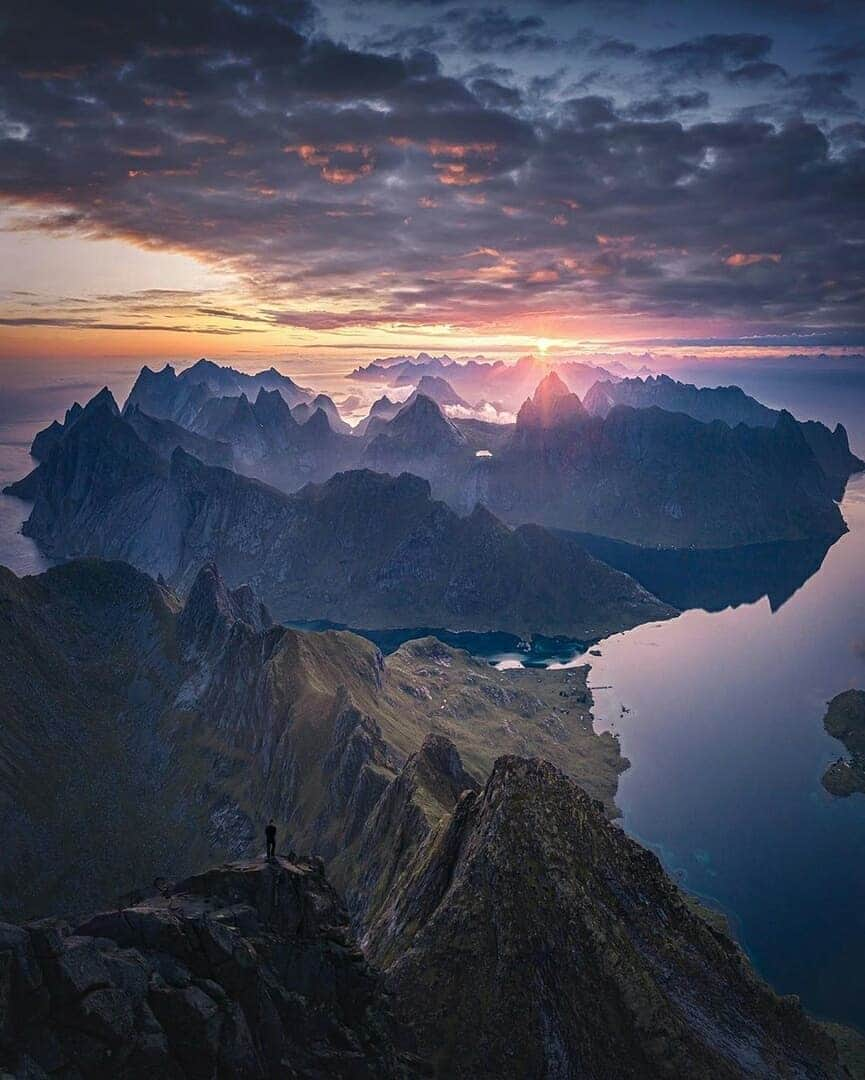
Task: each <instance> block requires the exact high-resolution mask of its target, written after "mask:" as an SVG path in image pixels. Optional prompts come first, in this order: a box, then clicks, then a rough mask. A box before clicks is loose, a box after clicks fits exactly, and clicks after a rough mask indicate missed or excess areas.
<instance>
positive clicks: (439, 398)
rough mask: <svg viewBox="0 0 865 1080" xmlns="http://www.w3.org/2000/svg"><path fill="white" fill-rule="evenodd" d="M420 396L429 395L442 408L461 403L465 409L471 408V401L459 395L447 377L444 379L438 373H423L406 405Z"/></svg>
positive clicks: (412, 402)
mask: <svg viewBox="0 0 865 1080" xmlns="http://www.w3.org/2000/svg"><path fill="white" fill-rule="evenodd" d="M418 397H428V398H430V400H431V401H434V402H435V403H436V405H438V406H439V407H440V408H445V407H446V406H453V405H459V406H461V407H462V408H464V409H467V408H470V405H469V403H468V402H467V401H465V400H464V399H463V398H461V397H460V396H459V394H458V393H457V392H456V390H454V388H453V387H452V386H451V384H450V383H449V382H448V381H447V379H442V378H441V377H440V376H438V375H422V376H421V377H420V379H419V380H418V383H417V386H415V388H414V390H413V391H412V393H411V395H410V396H409V398H408V399H407V401H406V405H409V404H414V402H415V401H416V400H417V398H418Z"/></svg>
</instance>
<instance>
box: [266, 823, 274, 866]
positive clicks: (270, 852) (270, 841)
mask: <svg viewBox="0 0 865 1080" xmlns="http://www.w3.org/2000/svg"><path fill="white" fill-rule="evenodd" d="M264 835H265V836H266V837H267V857H268V859H273V858H275V857H276V825H275V824H274V821H273V818H271V819H270V821H269V822H268V823H267V828H266V829H265V830H264Z"/></svg>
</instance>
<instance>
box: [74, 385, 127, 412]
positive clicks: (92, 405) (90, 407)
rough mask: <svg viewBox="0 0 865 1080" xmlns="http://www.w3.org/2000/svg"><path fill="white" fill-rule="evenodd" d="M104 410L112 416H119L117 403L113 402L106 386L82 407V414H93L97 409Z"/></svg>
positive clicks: (112, 397)
mask: <svg viewBox="0 0 865 1080" xmlns="http://www.w3.org/2000/svg"><path fill="white" fill-rule="evenodd" d="M101 408H106V409H108V411H109V412H110V413H111V415H112V416H119V415H120V409H119V408H118V407H117V402H116V401H115V400H114V395H113V394H112V393H111V391H110V390H109V389H108V387H107V386H103V387H102V389H101V390H100V391H99V392H98V393H96V394H94V395H93V397H92V398H91V399H90V400H89V401H88V402H87V404H86V405H85V406H84V409H83V413H84V414H87V413H93V412H95V411H96V410H97V409H101Z"/></svg>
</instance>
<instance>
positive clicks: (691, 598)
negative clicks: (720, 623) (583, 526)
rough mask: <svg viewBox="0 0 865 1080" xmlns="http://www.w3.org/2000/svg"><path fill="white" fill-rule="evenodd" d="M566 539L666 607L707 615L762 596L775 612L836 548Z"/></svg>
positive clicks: (807, 543) (803, 543) (584, 536)
mask: <svg viewBox="0 0 865 1080" xmlns="http://www.w3.org/2000/svg"><path fill="white" fill-rule="evenodd" d="M567 535H569V536H572V537H574V538H575V539H576V540H577V541H578V542H579V543H580V544H581V545H582V546H583V547H584V548H585V549H586V551H588V552H589V553H590V554H592V555H594V556H596V558H598V559H602V560H603V561H604V562H606V563H608V564H609V565H610V566H614V567H616V568H617V569H618V570H624V571H625V572H626V573H628V574H630V575H631V576H632V577H634V578H636V579H637V581H639V582H640V584H641V585H643V586H645V588H647V589H649V591H650V592H653V593H654V594H655V596H657V597H658V598H659V599H661V600H664V601H665V602H666V603H668V604H673V605H674V606H675V607H678V608H681V609H683V610H684V609H687V608H703V609H704V610H706V611H720V610H722V609H723V608H727V607H736V606H738V605H739V604H751V603H754V601H756V600H759V599H760V598H761V597H763V596H766V597H768V600H769V604H770V607H771V609H772V611H777V610H778V609H779V608H780V607H781V606H782V605H783V604H785V603H786V602H787V600H789V599H790V597H791V596H792V595H793V593H794V592H796V590H797V589H799V588H801V586H802V585H804V584H805V582H806V581H807V580H808V579H809V578H810V577H812V576H813V575H814V574H816V573H817V571H818V570H819V569H820V567H821V566H822V564H823V560H824V558H825V557H826V552H827V551H828V550H829V548H830V547H831V546H832V545H833V544H834V543H835V541H834V540H831V539H813V540H796V541H783V542H778V543H771V544H748V545H746V546H744V547H735V548H719V549H717V550H706V549H700V550H695V549H692V548H649V547H637V546H636V545H634V544H626V543H624V542H623V541H621V540H611V539H609V538H607V537H604V536H593V535H592V534H590V533H568V534H567Z"/></svg>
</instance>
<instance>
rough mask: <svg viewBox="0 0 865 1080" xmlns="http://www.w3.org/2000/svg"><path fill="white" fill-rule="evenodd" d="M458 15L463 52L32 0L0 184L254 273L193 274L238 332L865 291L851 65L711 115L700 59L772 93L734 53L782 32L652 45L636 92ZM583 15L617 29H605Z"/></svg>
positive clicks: (822, 316) (283, 19) (849, 305)
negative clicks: (767, 112) (571, 68)
mask: <svg viewBox="0 0 865 1080" xmlns="http://www.w3.org/2000/svg"><path fill="white" fill-rule="evenodd" d="M73 8H74V10H73ZM454 12H456V14H453V13H454ZM449 19H450V20H452V24H451V25H453V26H458V27H459V33H460V34H461V35H463V37H464V38H465V40H470V37H469V35H470V34H472V33H476V34H478V35H480V36H479V37H478V38H477V39H476V40H475V41H474V45H473V48H475V49H476V51H483V49H484V48H485V47H486V45H485V43H491V42H493V41H495V42H496V45H495V48H494V49H493V50H492V51H493V52H494V54H495V55H493V56H491V57H490V58H489V59H487V58H484V65H483V66H476V67H474V68H473V69H472V70H471V73H470V74H468V75H466V76H463V77H456V76H455V75H454V74H452V73H451V72H450V70H449V69H448V68H446V67H444V66H443V65H442V64H441V63H440V62H439V59H438V58H437V56H436V55H435V53H434V52H433V51H431V50H430V49H429V48H428V47H427V48H423V49H419V48H416V47H414V46H413V47H412V48H410V49H407V50H402V49H400V50H398V51H397V52H393V51H391V52H389V53H388V54H383V53H381V52H379V51H376V50H374V49H371V48H366V49H360V48H351V47H349V46H347V45H345V44H343V43H339V42H336V41H333V40H330V39H329V38H327V37H325V36H323V35H322V34H321V33H320V32H318V31H317V30H316V25H317V24H316V23H315V22H314V14H313V12H312V9H311V8H309V7H307V6H306V5H302V4H289V3H285V2H280V0H268V2H263V0H262V2H257V3H246V4H244V5H229V4H222V3H209V4H204V3H200V4H198V3H195V4H185V5H182V6H180V5H177V4H169V3H168V0H156V3H149V4H147V5H141V6H140V8H137V7H130V6H125V7H121V6H120V5H117V6H116V8H111V7H109V5H107V4H104V3H102V2H100V0H95V2H94V0H86V2H82V3H78V4H76V5H60V4H57V5H53V6H47V5H45V4H44V3H40V2H38V0H37V2H36V3H31V4H27V5H26V6H25V5H23V4H22V5H21V6H20V8H18V7H16V8H15V9H14V10H13V12H12V16H11V19H10V21H9V23H8V25H7V28H6V31H5V32H4V35H3V37H2V40H0V196H2V197H5V198H6V199H7V200H8V201H9V202H10V203H11V204H13V206H17V207H18V208H19V212H20V213H21V214H22V215H23V216H24V220H22V221H21V223H20V225H19V227H22V228H24V227H27V228H34V227H35V228H39V229H42V230H44V231H46V232H49V233H58V234H67V233H72V234H83V235H87V236H95V237H119V238H125V239H127V240H130V241H132V242H134V243H137V244H139V245H142V246H145V247H149V248H163V247H168V248H170V249H173V250H180V251H185V252H190V253H192V254H195V255H197V256H201V257H203V258H206V259H208V260H210V261H211V262H213V263H214V264H216V265H218V266H221V267H224V268H225V269H228V270H233V271H235V272H237V273H239V274H240V275H241V276H242V278H243V281H244V282H245V284H246V288H247V290H248V292H249V297H250V300H251V302H254V303H255V304H256V305H257V308H256V310H257V312H258V314H257V316H255V317H253V318H252V319H250V317H249V316H241V315H235V314H233V313H232V312H233V309H229V308H227V307H225V306H224V304H223V303H221V302H216V301H214V302H213V303H209V302H207V301H205V300H202V301H201V302H199V303H198V305H197V306H193V307H191V308H190V315H194V314H199V315H201V314H203V315H204V316H211V317H213V318H216V319H223V318H226V319H232V320H234V322H235V323H236V324H237V326H238V327H239V326H245V327H246V328H247V332H248V329H249V326H250V323H251V322H253V321H258V320H260V321H262V322H263V323H265V324H267V325H295V326H306V327H310V328H312V329H318V330H324V329H331V328H334V327H338V326H358V325H365V324H368V323H371V322H378V321H384V320H387V321H392V322H394V323H402V324H406V325H412V324H414V325H418V324H432V323H448V324H451V325H459V326H476V325H480V324H484V325H486V326H494V325H497V324H499V323H501V324H502V325H507V324H508V322H510V321H512V320H513V319H517V318H519V317H520V315H521V314H526V313H531V312H536V311H549V312H554V313H556V317H557V318H559V319H560V320H565V321H566V320H567V319H568V318H571V317H576V316H585V315H589V316H591V315H593V314H596V315H598V316H601V315H605V314H613V315H641V316H658V317H669V318H687V317H691V316H693V317H695V318H698V319H699V318H705V317H706V316H707V315H709V314H711V315H729V316H736V317H739V318H742V319H752V318H755V317H756V316H757V315H759V317H760V318H761V319H762V320H764V321H765V320H768V319H774V320H777V321H779V322H785V323H788V324H791V325H793V324H797V323H803V324H810V323H815V324H821V325H824V326H827V327H831V326H834V325H842V324H849V323H851V322H855V321H856V319H857V318H858V317H861V308H862V298H863V288H865V272H863V266H862V259H861V251H862V250H863V247H862V244H863V242H865V224H863V206H862V199H861V191H862V188H863V184H865V150H863V141H862V129H861V125H857V123H856V122H855V120H854V119H851V116H850V113H851V111H852V107H851V102H853V88H852V86H851V84H850V81H849V76H847V75H846V73H844V72H838V71H830V72H828V73H826V72H822V73H820V72H818V73H815V72H809V73H805V74H801V75H790V76H786V75H784V74H783V73H782V76H783V78H782V77H780V76H779V77H778V80H777V83H775V82H773V83H772V86H773V87H774V92H775V93H776V94H778V95H782V96H784V99H785V103H786V109H785V110H784V111H783V115H784V117H785V118H786V119H785V120H784V122H780V121H778V122H770V121H769V120H768V119H766V118H765V117H764V116H762V115H761V114H760V107H759V106H756V105H755V106H754V110H753V111H752V112H750V113H747V114H746V113H745V112H743V113H742V114H741V115H738V116H736V117H734V118H728V119H721V118H715V119H713V120H711V121H708V120H707V119H706V117H707V116H708V115H709V112H708V110H709V106H710V105H714V104H715V100H716V95H715V92H714V90H713V91H712V94H711V97H710V95H709V93H708V91H707V90H705V89H703V88H702V87H700V86H694V83H693V79H694V78H698V77H703V76H712V77H713V78H716V81H718V82H719V84H720V85H721V86H724V85H727V87H728V89H729V81H730V79H731V78H736V79H737V82H738V83H739V84H740V85H741V86H744V87H745V91H747V88H748V86H749V85H750V84H751V83H754V82H756V83H758V84H759V85H760V88H761V93H762V91H763V89H764V88H765V86H766V85H768V84H769V82H770V81H771V79H770V75H769V74H767V73H765V72H764V74H763V75H759V72H758V71H756V70H752V71H751V72H750V74H747V75H746V74H742V73H743V71H747V70H748V69H749V68H752V69H758V68H760V67H761V65H762V66H763V67H764V68H765V67H773V66H774V65H773V63H772V61H771V60H769V59H767V57H768V56H769V55H770V53H771V41H770V40H769V39H768V38H765V37H762V36H759V35H750V34H725V35H709V36H701V37H695V38H691V39H688V40H686V41H682V42H678V43H675V42H674V43H673V44H671V45H669V46H665V47H662V48H656V49H653V50H651V51H650V52H645V51H642V52H641V53H640V55H639V57H637V58H636V61H635V62H639V63H644V62H645V63H648V65H649V67H650V70H651V71H653V72H654V73H655V76H656V77H654V78H648V77H647V78H641V79H639V80H637V81H638V82H639V93H636V92H634V91H632V92H631V93H630V94H629V95H628V98H627V100H625V94H624V93H618V92H617V94H616V96H615V97H614V96H612V94H607V93H596V94H587V93H585V92H581V93H580V92H576V91H575V90H574V89H573V87H574V85H575V84H576V83H577V82H579V81H580V79H581V80H582V81H583V82H586V80H587V79H588V77H589V73H588V72H586V71H585V70H584V71H582V74H581V75H580V73H579V72H577V75H580V78H575V77H574V74H575V73H574V72H570V73H569V74H568V75H567V76H566V75H564V74H563V73H562V72H560V71H558V70H556V69H554V70H552V71H550V72H547V73H544V74H542V75H533V76H532V77H530V78H526V79H522V80H521V79H520V77H519V75H518V74H517V72H516V70H515V69H516V68H517V66H518V65H517V64H516V61H512V60H511V59H510V57H511V55H512V52H514V51H522V52H524V53H525V52H529V53H531V52H532V50H533V49H537V50H540V53H542V52H543V49H545V48H546V47H547V45H546V42H545V39H546V38H547V37H552V36H553V35H552V34H551V33H549V31H548V26H547V22H546V21H545V20H544V19H543V18H542V17H540V16H538V17H531V16H517V15H514V14H513V13H512V12H509V10H508V9H506V8H504V7H482V8H481V9H478V8H472V9H470V10H469V9H468V8H466V7H465V6H460V7H457V8H454V7H453V6H444V7H442V8H441V9H438V8H437V13H436V20H435V21H434V23H433V25H434V26H436V27H439V26H441V25H444V24H446V23H447V22H448V20H449ZM39 28H43V29H44V33H39V32H37V30H38V29H39ZM421 29H422V28H421ZM419 40H420V39H416V40H415V43H414V45H415V46H416V45H417V44H418V41H419ZM582 40H583V42H584V44H585V46H586V51H587V52H591V51H592V49H593V48H594V49H595V52H597V51H600V50H604V49H606V50H607V52H608V53H609V50H610V39H608V38H607V39H605V38H603V37H600V36H598V37H597V38H591V37H588V36H585V35H584V36H583V38H582ZM531 41H534V42H535V44H534V45H533V44H531ZM490 47H491V48H492V46H490ZM613 52H615V50H613ZM620 55H624V54H621V51H620ZM627 55H628V60H627V62H628V63H631V62H632V60H634V56H635V54H634V53H633V52H628V54H627ZM496 56H508V57H509V59H508V61H507V64H506V65H502V64H499V63H497V62H496V59H495V57H496ZM610 57H611V58H610V59H609V60H605V63H607V62H610V63H612V54H610ZM512 63H513V69H514V70H512V69H511V65H512ZM779 70H780V69H779ZM758 75H759V78H758ZM774 77H775V76H772V78H774ZM599 78H600V76H599ZM679 80H681V81H679ZM568 86H570V87H571V89H566V88H567V87H568ZM737 92H739V90H738V88H737ZM854 106H855V102H854ZM811 108H814V109H816V110H817V111H818V116H819V117H820V120H821V123H822V121H823V118H824V117H827V118H828V122H827V124H826V125H825V130H824V127H821V126H820V124H819V123H817V122H815V121H813V120H811V119H809V118H808V117H807V115H802V112H801V111H802V110H805V111H806V114H807V110H808V109H811ZM773 115H781V111H779V110H776V111H775V113H773ZM70 306H71V307H73V308H74V304H73V303H72V302H71V301H70ZM159 306H160V302H159V300H158V298H154V297H150V298H141V299H140V306H138V307H135V306H133V307H128V306H127V308H126V310H127V311H128V313H129V318H128V319H124V320H123V321H122V325H123V326H124V327H125V328H138V327H141V328H143V327H144V326H145V325H146V324H148V323H151V324H152V323H153V322H154V321H156V320H158V318H159ZM19 317H22V316H19V315H17V314H15V315H14V316H10V318H16V319H17V318H19ZM94 317H95V318H97V319H98V321H99V324H100V325H107V319H105V318H103V317H101V316H100V315H96V316H94ZM33 318H35V319H43V320H46V319H53V320H54V321H53V322H50V323H43V325H58V326H61V325H73V323H72V322H70V321H69V320H74V319H78V320H80V319H81V316H80V315H75V313H74V310H73V313H72V314H69V312H68V311H66V312H64V313H62V314H58V313H57V312H51V313H50V315H49V314H47V313H46V312H42V311H40V312H38V313H36V314H35V315H33V316H32V319H33ZM32 319H31V324H32ZM64 319H65V320H66V322H64V321H63V320H64ZM191 322H192V320H191V319H190V323H191ZM16 325H20V323H16ZM75 325H77V324H75ZM91 325H92V324H91ZM117 325H121V323H117ZM214 332H216V331H214ZM220 332H233V331H232V329H231V328H229V329H226V328H224V327H223V328H221V329H220ZM234 332H236V331H234Z"/></svg>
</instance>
